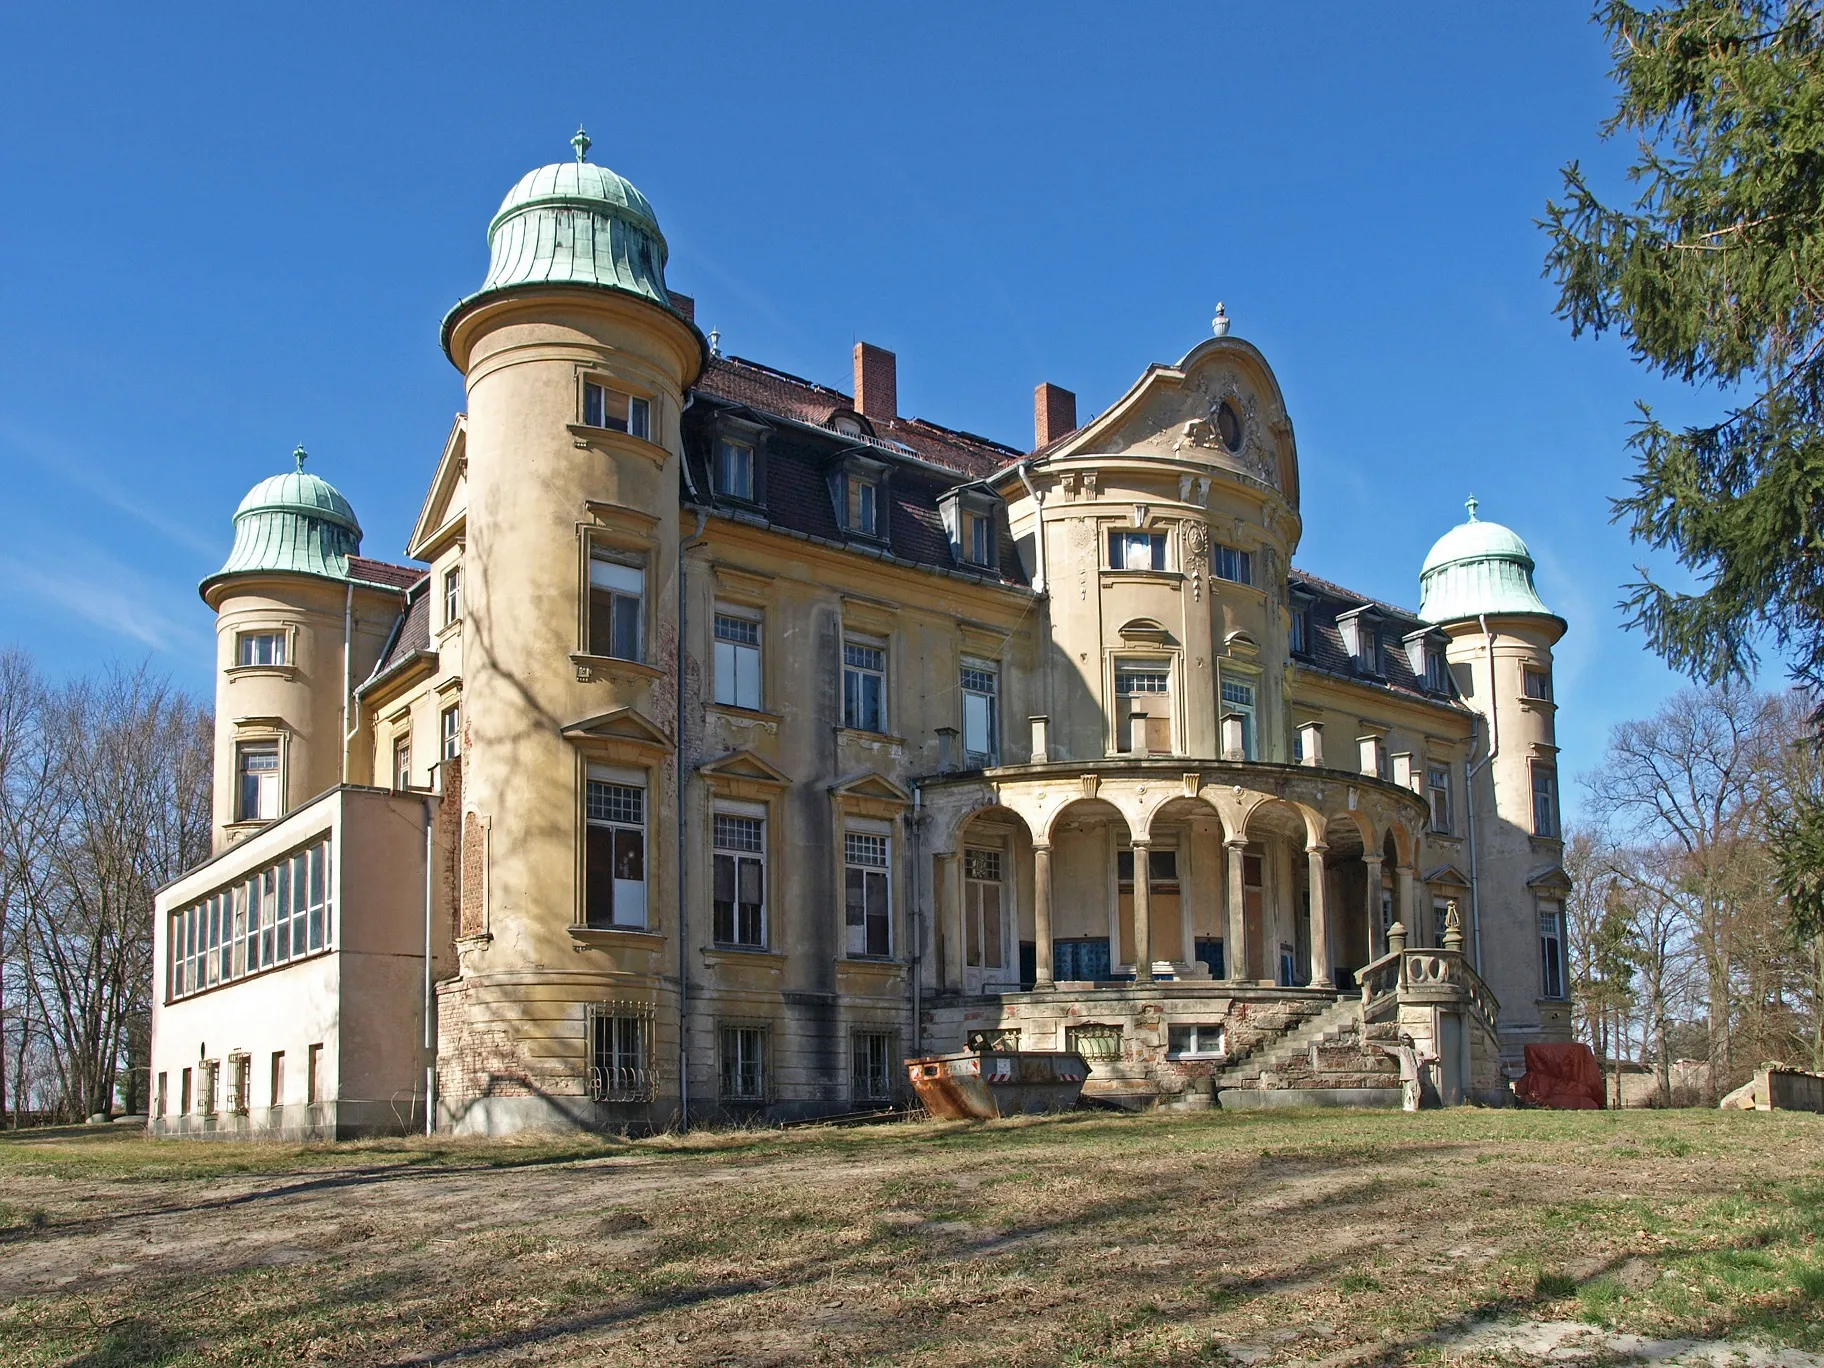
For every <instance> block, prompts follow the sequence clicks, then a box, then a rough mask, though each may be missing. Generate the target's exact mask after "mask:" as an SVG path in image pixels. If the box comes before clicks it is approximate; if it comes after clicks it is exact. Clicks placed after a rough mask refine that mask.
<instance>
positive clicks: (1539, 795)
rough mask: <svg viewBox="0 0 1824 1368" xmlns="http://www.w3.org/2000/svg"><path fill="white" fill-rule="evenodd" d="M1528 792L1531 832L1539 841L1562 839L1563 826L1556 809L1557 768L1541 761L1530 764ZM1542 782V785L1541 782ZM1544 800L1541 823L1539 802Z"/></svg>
mask: <svg viewBox="0 0 1824 1368" xmlns="http://www.w3.org/2000/svg"><path fill="white" fill-rule="evenodd" d="M1529 769H1530V770H1531V774H1530V776H1529V778H1530V791H1531V793H1532V800H1533V824H1532V832H1533V835H1534V836H1535V837H1538V838H1539V839H1540V840H1546V841H1556V840H1561V839H1562V833H1563V830H1564V828H1563V826H1562V824H1561V821H1560V816H1559V808H1558V801H1559V800H1558V766H1557V765H1555V764H1550V763H1547V762H1545V761H1541V760H1534V761H1532V762H1531V764H1530V766H1529ZM1541 781H1543V784H1542V782H1541ZM1541 800H1544V801H1545V802H1546V804H1547V808H1546V810H1545V812H1544V817H1545V820H1544V821H1541V820H1540V817H1541V808H1540V802H1541Z"/></svg>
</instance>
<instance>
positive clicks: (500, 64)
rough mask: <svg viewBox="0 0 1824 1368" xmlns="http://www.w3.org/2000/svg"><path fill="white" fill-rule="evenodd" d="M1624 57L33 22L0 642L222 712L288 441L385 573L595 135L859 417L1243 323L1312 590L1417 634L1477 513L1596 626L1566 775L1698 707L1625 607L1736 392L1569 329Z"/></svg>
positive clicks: (582, 25) (1425, 28) (884, 20)
mask: <svg viewBox="0 0 1824 1368" xmlns="http://www.w3.org/2000/svg"><path fill="white" fill-rule="evenodd" d="M1607 67H1608V57H1607V53H1606V51H1605V48H1604V45H1603V42H1602V37H1601V34H1600V32H1599V31H1598V30H1597V29H1596V28H1595V27H1594V26H1592V25H1591V24H1590V23H1589V21H1588V18H1587V14H1586V11H1584V10H1583V9H1582V8H1581V7H1580V6H1577V5H1574V4H1554V5H1541V6H1525V7H1521V6H1509V7H1499V8H1497V7H1494V6H1435V7H1420V6H1417V5H1405V6H1398V7H1393V6H1388V7H1382V6H1360V5H1349V6H1345V5H1341V4H1337V5H1305V6H1299V7H1290V6H1249V7H1246V9H1245V12H1244V9H1243V7H1240V6H1203V7H1197V8H1196V9H1195V10H1194V11H1192V10H1189V9H1188V7H1187V9H1186V10H1184V11H1183V12H1172V11H1166V10H1156V11H1142V10H1140V9H1137V8H1135V7H1131V6H1112V5H1110V6H1084V7H1070V6H1038V5H1004V6H984V5H966V6H949V5H939V4H930V5H923V6H917V7H912V6H901V7H886V6H857V5H846V6H845V5H828V6H812V5H795V6H787V5H772V6H757V5H738V6H737V5H727V6H722V5H717V4H713V3H702V4H697V5H692V6H653V5H640V6H622V5H618V4H617V5H608V4H594V5H590V4H577V3H568V4H561V5H560V4H545V3H523V4H519V5H514V6H503V5H460V4H442V5H437V6H429V5H409V4H396V5H395V4H388V5H371V4H369V5H363V6H358V7H357V6H344V5H336V4H319V5H313V6H311V7H309V8H308V9H306V8H305V7H301V6H296V7H290V8H289V9H284V10H281V9H279V8H278V7H270V6H234V7H229V6H218V7H208V6H204V5H185V6H178V7H146V6H132V7H129V6H124V5H122V6H117V7H96V6H90V5H83V4H78V3H64V4H60V5H57V6H36V7H27V6H10V7H7V9H6V12H5V13H4V14H3V15H0V127H4V128H5V129H6V130H7V135H6V137H5V138H4V140H0V207H3V208H4V211H5V212H3V213H0V260H4V261H5V262H6V263H7V266H6V269H5V270H4V271H0V472H3V473H4V477H5V483H4V490H5V494H4V497H0V585H3V586H4V589H3V591H0V642H11V643H17V644H21V645H24V646H26V647H28V648H29V649H31V650H32V651H33V652H35V653H36V654H37V655H38V657H39V658H40V660H41V661H42V662H43V663H44V664H45V666H46V667H47V668H48V669H50V670H51V671H52V672H53V673H57V674H68V673H75V672H80V671H83V670H86V669H90V668H93V667H94V666H96V665H98V664H100V663H102V662H104V661H106V660H108V659H109V658H120V659H124V660H127V661H137V660H140V659H146V658H149V659H150V660H151V661H152V662H153V664H154V665H155V666H156V667H157V668H160V669H163V670H166V671H168V672H169V673H170V674H171V675H172V676H173V677H174V678H176V679H177V680H178V681H179V682H181V683H182V684H184V685H186V686H188V687H191V688H193V689H195V690H197V691H199V692H207V691H208V690H209V689H210V687H211V681H210V676H209V669H210V649H211V648H210V642H211V636H212V628H211V622H210V617H209V613H208V610H207V609H206V608H205V607H204V606H203V604H202V602H201V601H200V600H199V599H198V597H197V595H196V591H195V586H196V582H197V580H198V579H200V578H201V577H202V576H203V575H205V574H207V573H209V572H210V571H211V570H213V569H215V568H216V567H217V566H218V565H219V564H220V562H221V560H222V559H223V557H224V556H225V555H226V553H227V549H228V546H229V543H230V540H231V528H230V518H231V515H232V513H233V510H234V506H235V504H236V503H237V502H238V500H239V498H240V496H241V495H242V494H243V493H244V492H245V491H246V489H247V488H248V487H249V486H250V485H251V484H253V483H254V481H256V480H257V479H259V478H261V477H263V476H265V475H267V474H270V473H272V472H274V471H277V470H279V469H282V468H283V467H284V465H285V464H286V462H287V453H289V452H290V450H291V449H292V447H293V446H294V445H295V444H297V443H300V442H301V443H303V444H304V445H305V446H306V447H308V448H309V449H310V451H311V453H312V466H311V468H312V469H313V470H314V471H315V472H316V473H318V474H320V475H322V476H324V477H325V478H327V479H329V480H331V481H333V482H334V483H335V484H336V485H338V486H339V487H340V488H341V489H342V490H343V491H344V492H345V493H346V494H347V495H348V496H349V497H350V499H351V500H352V501H353V503H354V505H355V508H356V510H357V511H358V513H359V515H360V517H361V521H362V524H363V527H364V529H365V531H366V534H367V540H366V544H365V547H364V549H365V550H366V551H367V553H368V554H370V555H377V556H381V557H386V558H392V559H397V558H400V557H401V556H402V554H403V544H404V541H405V538H406V535H407V533H408V531H409V529H410V526H411V523H412V520H413V518H414V517H415V515H416V513H417V510H418V507H419V502H420V499H421V498H422V495H423V491H424V487H425V485H426V483H427V482H428V480H429V477H430V474H431V471H432V469H433V466H434V464H435V462H436V458H437V455H438V452H439V449H440V447H441V444H442V441H443V438H444V435H445V433H446V431H447V430H448V427H449V424H450V420H451V417H452V415H453V414H454V413H455V412H456V411H457V410H458V409H459V408H460V407H461V405H462V387H461V383H460V380H459V378H458V376H457V375H456V373H455V371H454V370H453V369H451V367H450V365H449V363H448V362H447V361H446V360H445V359H444V358H443V356H442V354H441V352H440V351H439V350H438V346H437V326H438V321H439V319H440V318H441V316H442V314H443V313H444V311H445V310H446V309H447V308H448V307H449V306H450V305H451V304H452V303H454V302H455V301H456V300H457V299H458V298H459V297H460V296H461V295H463V294H464V293H466V292H468V291H469V290H471V289H473V288H474V286H475V285H476V284H478V283H479V281H480V280H481V278H482V275H483V272H484V269H485V266H486V240H485V234H486V228H487V222H488V219H489V217H490V216H491V215H492V213H493V211H494V209H495V208H496V207H497V206H498V203H499V201H500V197H501V196H502V195H503V194H504V193H505V192H506V190H507V188H508V187H509V186H510V185H512V183H513V182H514V181H515V180H516V179H517V178H518V177H519V176H520V175H521V174H522V173H523V172H525V171H526V170H529V169H530V168H532V167H534V166H536V165H539V164H541V163H545V162H549V161H554V160H559V159H561V158H564V157H567V156H568V155H570V153H569V147H568V142H567V140H568V138H569V137H570V134H571V133H572V132H573V131H574V130H575V128H576V127H577V125H578V124H579V123H582V124H586V125H587V126H588V129H589V132H590V134H591V135H592V136H593V138H594V139H595V147H594V150H593V152H592V154H591V158H592V160H596V161H600V162H603V163H605V164H606V165H609V166H612V167H613V168H614V169H616V170H617V171H619V172H621V173H622V174H624V175H626V176H627V177H629V178H630V179H631V180H632V181H633V182H634V183H635V184H636V185H638V186H639V187H640V188H641V189H642V190H643V191H644V192H645V193H646V195H647V196H648V198H650V199H651V201H652V202H653V204H654V206H655V208H656V209H657V211H658V213H659V216H660V221H661V223H662V224H663V226H664V229H665V232H666V235H667V237H668V239H669V242H670V245H671V264H670V270H669V273H668V274H669V279H670V281H671V283H672V285H673V286H674V287H675V288H677V289H679V290H682V291H684V292H686V293H689V294H692V295H694V296H696V299H697V308H698V319H699V322H700V323H701V324H702V325H703V326H704V327H705V328H706V329H708V328H712V327H713V328H716V329H719V330H720V332H721V334H722V342H723V348H724V350H725V351H727V352H730V353H733V354H736V355H740V356H746V357H750V358H753V359H755V360H760V361H764V362H766V363H768V364H771V365H774V366H778V367H781V368H783V369H786V370H790V371H794V372H796V373H798V374H801V375H806V376H810V377H812V378H814V379H818V380H822V381H825V382H827V383H831V384H836V385H839V386H841V387H843V388H847V385H848V380H849V370H848V367H849V360H848V358H849V351H850V346H851V344H852V342H854V341H855V340H856V339H858V338H862V339H866V340H868V341H870V342H874V343H877V344H879V345H882V346H885V347H890V348H892V349H894V350H895V351H897V352H898V354H899V394H900V408H901V411H902V412H904V413H909V414H915V415H918V416H921V417H928V418H931V419H933V420H934V421H937V422H942V423H946V424H949V425H952V426H956V427H961V428H966V429H969V430H972V431H976V432H982V433H985V434H988V435H990V436H994V437H997V438H1000V439H1002V440H1004V441H1008V442H1012V443H1016V444H1028V443H1030V440H1031V432H1032V388H1033V386H1034V385H1035V384H1036V383H1038V382H1039V381H1041V380H1050V381H1053V382H1055V383H1057V384H1060V385H1063V386H1065V387H1066V388H1069V389H1072V390H1075V391H1076V393H1077V395H1078V396H1079V408H1080V412H1082V413H1083V414H1084V415H1085V416H1087V415H1088V414H1090V413H1093V412H1096V411H1098V410H1100V409H1101V408H1103V407H1105V406H1106V405H1107V404H1109V403H1110V402H1112V401H1113V400H1114V399H1115V398H1117V397H1118V396H1119V395H1120V394H1121V393H1122V392H1123V391H1124V390H1125V389H1126V388H1127V387H1128V385H1129V384H1131V383H1132V381H1133V380H1134V378H1135V377H1136V376H1137V375H1138V374H1139V373H1140V371H1141V370H1142V369H1143V368H1144V367H1145V366H1146V364H1147V363H1148V362H1151V361H1171V360H1175V359H1177V358H1178V357H1179V356H1181V355H1182V354H1183V353H1184V352H1186V351H1188V350H1189V349H1190V348H1191V347H1192V346H1193V345H1195V344H1196V343H1197V342H1198V341H1199V340H1200V339H1202V338H1203V337H1205V336H1207V335H1208V330H1209V318H1210V315H1211V313H1212V311H1213V308H1214V305H1215V303H1216V301H1217V300H1218V299H1220V300H1223V301H1225V303H1226V304H1227V307H1228V312H1229V313H1230V315H1231V316H1232V318H1233V319H1234V323H1235V332H1236V334H1237V335H1240V336H1243V337H1246V338H1248V339H1249V340H1251V341H1253V342H1254V343H1256V344H1257V345H1258V346H1259V347H1261V349H1262V350H1263V351H1264V352H1265V354H1266V356H1267V358H1268V360H1269V362H1270V363H1271V364H1272V365H1273V367H1274V368H1275V370H1276V372H1277V374H1278V376H1279V379H1280V383H1281V385H1282V386H1283V388H1284V391H1285V394H1286V398H1287V402H1288V404H1289V407H1290V409H1291V413H1292V417H1293V422H1294V425H1295V429H1296V432H1297V437H1298V443H1299V452H1300V458H1301V461H1302V463H1303V465H1302V469H1303V485H1304V516H1305V536H1304V543H1303V546H1302V548H1301V550H1300V553H1299V555H1298V557H1297V559H1298V562H1299V563H1300V564H1302V565H1304V566H1305V567H1306V568H1308V569H1310V570H1312V571H1314V572H1316V573H1318V574H1320V575H1323V576H1325V577H1327V578H1330V579H1334V580H1337V581H1340V582H1342V583H1344V584H1347V585H1349V586H1351V587H1352V588H1355V589H1358V590H1360V591H1362V592H1364V593H1370V594H1374V595H1376V596H1378V597H1382V598H1385V599H1390V600H1392V601H1393V602H1395V603H1400V604H1404V605H1407V606H1416V603H1417V599H1418V587H1417V578H1418V569H1419V564H1420V562H1421V560H1422V559H1423V557H1424V554H1425V551H1426V549H1427V548H1428V547H1429V546H1430V544H1431V542H1432V541H1433V540H1434V539H1435V538H1436V537H1437V536H1438V535H1440V534H1441V533H1442V532H1444V531H1445V530H1446V529H1447V528H1449V527H1450V526H1451V525H1452V524H1453V523H1455V522H1457V521H1459V520H1460V519H1461V517H1462V501H1463V499H1464V496H1465V495H1466V494H1468V493H1470V492H1472V491H1473V492H1474V493H1475V494H1476V495H1477V496H1478V497H1479V498H1480V499H1481V501H1482V514H1483V516H1484V517H1487V518H1492V519H1495V520H1497V521H1500V522H1504V523H1507V524H1509V525H1510V526H1512V527H1513V528H1515V529H1516V530H1517V531H1519V532H1520V533H1521V535H1522V536H1524V537H1525V538H1526V540H1527V542H1528V543H1529V545H1530V546H1531V547H1532V549H1533V552H1534V554H1535V556H1536V557H1537V559H1538V562H1539V574H1538V579H1539V586H1540V590H1541V592H1542V594H1543V595H1544V597H1545V599H1546V601H1547V602H1548V603H1549V604H1551V605H1552V607H1553V608H1554V609H1555V610H1557V611H1558V612H1560V613H1561V614H1562V615H1563V616H1564V617H1566V618H1567V619H1568V620H1569V622H1570V633H1569V635H1568V636H1567V637H1566V639H1565V641H1564V643H1563V644H1562V647H1561V649H1560V654H1559V660H1560V666H1559V701H1560V705H1561V708H1560V713H1559V724H1560V732H1559V741H1560V744H1561V746H1562V747H1563V748H1564V751H1565V764H1566V767H1567V769H1569V770H1571V771H1581V770H1583V769H1586V768H1588V767H1589V766H1591V765H1593V764H1594V763H1595V762H1596V761H1597V759H1598V758H1599V757H1600V754H1601V749H1602V746H1603V743H1604V739H1605V738H1606V735H1607V733H1608V729H1609V728H1610V727H1611V726H1612V725H1613V724H1614V723H1615V722H1617V721H1620V720H1623V719H1625V718H1628V717H1633V716H1638V715H1641V714H1643V713H1644V712H1646V711H1649V710H1651V708H1652V707H1653V706H1654V705H1655V704H1656V703H1657V701H1658V700H1659V699H1660V698H1661V697H1663V696H1664V695H1665V694H1666V693H1667V692H1669V691H1671V690H1672V689H1674V688H1676V687H1678V685H1679V683H1680V681H1678V680H1677V679H1676V678H1674V677H1673V676H1671V675H1670V674H1669V673H1668V672H1667V671H1666V670H1665V668H1664V667H1663V666H1662V665H1660V664H1659V662H1658V661H1657V660H1655V659H1654V658H1652V657H1650V656H1648V655H1646V654H1645V653H1644V651H1643V649H1642V645H1641V641H1640V638H1639V636H1638V635H1637V634H1632V633H1624V632H1623V631H1622V630H1621V617H1620V614H1619V613H1618V612H1617V611H1616V609H1615V607H1614V605H1615V602H1616V600H1617V599H1618V598H1619V597H1620V586H1621V585H1622V584H1623V583H1624V582H1626V581H1627V580H1628V579H1630V578H1632V575H1633V572H1632V566H1633V565H1634V564H1635V563H1636V562H1637V561H1638V560H1640V559H1641V557H1642V553H1641V552H1640V551H1639V550H1638V549H1637V548H1634V547H1631V546H1630V545H1629V543H1628V541H1627V539H1626V536H1625V535H1624V534H1623V532H1622V531H1621V530H1620V529H1618V528H1615V527H1612V526H1610V524H1609V521H1608V503H1607V500H1608V498H1609V497H1610V496H1613V495H1615V494H1617V493H1619V492H1621V490H1622V489H1623V487H1624V482H1625V479H1626V476H1627V473H1628V471H1629V469H1630V462H1629V460H1628V458H1627V455H1626V453H1625V452H1624V450H1623V446H1622V443H1623V441H1624V439H1625V436H1626V429H1627V424H1628V422H1629V420H1630V418H1631V416H1632V413H1633V402H1634V400H1635V399H1636V398H1638V397H1648V398H1652V399H1653V400H1654V401H1655V402H1656V403H1659V404H1662V412H1664V413H1665V414H1667V415H1668V416H1670V417H1672V418H1674V419H1678V418H1683V417H1686V416H1690V417H1696V416H1699V415H1702V414H1704V413H1706V412H1708V411H1709V410H1710V408H1711V406H1712V404H1713V402H1714V401H1712V400H1709V399H1706V398H1705V397H1703V396H1690V395H1685V394H1682V393H1680V392H1677V391H1673V390H1667V389H1666V388H1665V387H1663V386H1660V385H1658V384H1656V383H1655V382H1653V381H1651V380H1650V379H1649V378H1648V377H1646V376H1645V375H1643V374H1642V373H1640V372H1639V371H1638V370H1636V369H1635V368H1634V367H1633V366H1632V365H1631V363H1630V362H1629V361H1628V358H1627V356H1626V355H1625V352H1624V351H1623V349H1622V348H1621V347H1620V346H1619V345H1618V344H1616V343H1614V342H1601V343H1598V342H1592V341H1590V340H1587V339H1586V340H1583V341H1579V342H1573V341H1572V339H1571V338H1570V336H1569V334H1568V331H1567V330H1566V328H1565V327H1564V325H1563V324H1562V323H1560V322H1559V321H1557V320H1556V319H1554V318H1553V316H1552V304H1553V301H1554V298H1555V292H1554V290H1553V289H1552V287H1551V285H1550V283H1549V282H1548V281H1545V280H1543V279H1541V277H1540V263H1541V259H1542V256H1543V253H1544V250H1545V245H1546V244H1545V241H1544V237H1543V235H1542V234H1541V232H1540V231H1539V230H1538V228H1537V227H1536V226H1535V225H1534V220H1535V219H1536V218H1537V217H1538V216H1539V215H1540V214H1541V212H1542V209H1543V206H1544V203H1545V200H1546V198H1547V196H1548V195H1550V194H1552V193H1554V192H1555V191H1556V189H1557V187H1558V184H1559V180H1558V168H1559V167H1560V166H1561V165H1562V164H1563V163H1564V162H1565V161H1566V160H1568V159H1570V158H1572V157H1581V158H1583V160H1584V161H1585V163H1586V164H1587V165H1591V166H1593V167H1595V168H1597V169H1598V170H1599V171H1600V172H1601V173H1602V174H1603V176H1604V177H1605V178H1606V180H1607V183H1608V184H1610V185H1611V186H1613V185H1615V184H1616V183H1617V178H1616V174H1615V173H1616V172H1617V171H1618V170H1619V168H1620V166H1621V165H1622V158H1623V157H1624V156H1625V154H1626V152H1627V151H1628V149H1627V148H1626V147H1625V146H1608V147H1604V146H1603V145H1602V144H1600V143H1598V141H1597V138H1596V126H1597V124H1598V122H1599V121H1600V120H1601V119H1602V118H1603V117H1604V116H1605V115H1606V114H1607V113H1608V111H1609V109H1610V107H1611V104H1612V98H1613V97H1612V91H1611V87H1610V86H1609V83H1608V81H1607V78H1606V71H1607ZM1575 798H1576V795H1575V793H1574V792H1570V791H1568V786H1567V799H1569V800H1570V801H1571V802H1572V803H1573V804H1574V802H1575Z"/></svg>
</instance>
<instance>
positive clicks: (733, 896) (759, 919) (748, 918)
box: [715, 812, 766, 950]
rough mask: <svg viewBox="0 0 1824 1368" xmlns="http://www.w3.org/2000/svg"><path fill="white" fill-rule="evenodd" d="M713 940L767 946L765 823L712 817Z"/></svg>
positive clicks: (744, 819)
mask: <svg viewBox="0 0 1824 1368" xmlns="http://www.w3.org/2000/svg"><path fill="white" fill-rule="evenodd" d="M715 839H716V848H715V863H716V870H715V903H716V925H715V937H716V944H718V945H740V946H746V947H748V948H750V949H756V950H757V949H760V948H761V947H763V946H765V944H766V823H765V822H764V821H762V820H761V819H760V818H758V817H735V816H730V815H728V814H726V813H721V812H718V813H716V814H715Z"/></svg>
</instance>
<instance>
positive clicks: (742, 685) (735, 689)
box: [716, 613, 761, 709]
mask: <svg viewBox="0 0 1824 1368" xmlns="http://www.w3.org/2000/svg"><path fill="white" fill-rule="evenodd" d="M760 699H761V694H760V624H759V622H757V621H756V620H755V619H753V618H749V617H737V616H735V615H734V614H732V613H717V614H716V702H718V703H722V704H726V705H728V706H730V707H735V708H756V709H757V708H759V706H760Z"/></svg>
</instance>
